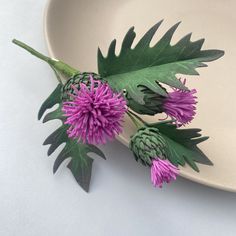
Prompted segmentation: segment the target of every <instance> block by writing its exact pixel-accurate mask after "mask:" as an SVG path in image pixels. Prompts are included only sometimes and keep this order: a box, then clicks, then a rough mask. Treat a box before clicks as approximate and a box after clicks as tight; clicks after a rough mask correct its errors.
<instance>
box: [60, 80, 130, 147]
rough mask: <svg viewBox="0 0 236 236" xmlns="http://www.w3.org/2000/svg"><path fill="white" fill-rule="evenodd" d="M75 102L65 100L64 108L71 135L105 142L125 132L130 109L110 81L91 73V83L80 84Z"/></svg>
mask: <svg viewBox="0 0 236 236" xmlns="http://www.w3.org/2000/svg"><path fill="white" fill-rule="evenodd" d="M72 88H73V89H74V92H75V94H74V95H73V94H70V96H71V98H72V101H67V102H64V103H63V106H62V111H63V112H64V115H65V116H66V117H67V119H66V121H65V124H68V125H70V127H69V129H68V130H67V133H68V136H69V137H70V138H74V139H78V141H80V140H82V141H83V143H89V144H104V143H106V141H107V139H110V140H112V139H114V138H115V135H116V134H119V133H121V132H122V125H121V122H122V118H123V116H124V114H125V112H126V110H127V107H126V101H125V100H124V98H123V97H122V95H121V93H114V92H113V91H112V89H111V88H110V87H109V85H108V84H107V83H102V82H101V81H99V80H94V79H93V78H92V76H90V86H86V85H85V84H84V83H80V89H79V90H78V89H77V88H76V87H75V86H73V85H72Z"/></svg>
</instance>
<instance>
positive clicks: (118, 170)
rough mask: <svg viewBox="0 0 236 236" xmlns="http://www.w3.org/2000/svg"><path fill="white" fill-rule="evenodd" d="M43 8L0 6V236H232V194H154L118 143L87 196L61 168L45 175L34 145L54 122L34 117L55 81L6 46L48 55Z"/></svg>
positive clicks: (200, 190) (97, 167)
mask: <svg viewBox="0 0 236 236" xmlns="http://www.w3.org/2000/svg"><path fill="white" fill-rule="evenodd" d="M45 3H46V1H45V0H39V1H35V0H21V1H19V0H18V1H17V0H12V1H9V0H0V68H1V76H0V77H1V78H0V159H1V162H0V188H1V190H0V191H1V192H0V235H1V236H15V235H17V236H42V235H43V236H48V235H49V236H54V235H56V236H62V235H63V236H64V235H70V236H71V235H85V236H86V235H88V236H89V235H96V236H100V235H101V236H110V235H112V236H123V235H124V236H125V235H129V236H133V235H135V236H136V235H149V236H152V235H181V236H185V235H192V236H194V235H201V236H204V235H208V236H209V235H214V236H218V235H226V236H230V235H236V227H235V219H236V194H233V193H228V192H223V191H220V190H215V189H211V188H208V187H205V186H202V185H199V184H196V183H192V182H190V181H187V180H184V179H182V178H178V180H177V181H176V182H175V183H173V184H171V185H168V186H165V187H164V188H163V189H161V190H160V189H155V188H153V187H152V185H151V183H150V178H149V171H148V169H146V168H144V167H142V166H141V165H139V164H137V163H136V162H135V161H134V160H133V157H132V154H131V153H130V151H129V150H128V149H127V148H126V147H124V146H123V145H121V144H120V143H118V142H117V141H115V142H113V143H111V144H109V145H107V146H105V147H103V148H102V149H103V150H104V152H105V154H106V156H107V157H108V160H107V161H104V160H102V159H101V160H100V159H96V160H95V162H94V169H93V175H92V181H91V190H90V193H89V194H87V193H85V192H84V191H82V190H81V188H80V187H78V186H77V184H76V182H75V181H74V179H73V177H72V175H71V173H70V172H69V170H68V169H66V168H65V165H64V166H62V167H61V168H60V169H59V171H58V173H57V174H56V175H55V176H54V175H53V174H52V166H53V160H54V158H55V154H54V155H53V157H50V158H48V157H47V155H46V152H47V147H45V146H42V145H41V144H42V142H43V141H44V139H45V138H46V137H47V135H49V134H50V133H51V132H52V131H53V130H54V129H55V128H56V127H57V126H58V123H57V122H49V123H48V124H45V125H43V124H42V123H41V122H39V121H37V111H38V108H39V106H40V104H41V103H42V101H43V100H44V99H45V98H46V97H47V96H48V95H49V93H50V92H51V91H52V90H53V89H54V87H55V85H56V79H55V78H54V75H53V73H52V72H51V70H50V68H49V67H48V66H47V65H45V64H44V63H42V62H40V61H38V60H37V59H35V58H33V57H31V56H30V55H29V54H27V53H26V52H24V51H23V50H21V49H19V48H17V47H16V46H14V45H13V44H12V43H11V40H12V38H14V37H16V38H18V39H20V40H23V41H25V42H27V43H29V44H30V45H32V46H33V47H35V48H36V49H38V50H39V51H42V52H43V53H47V50H46V46H45V42H44V38H43V21H42V20H43V10H44V7H45ZM58 152H59V150H58V151H57V153H58ZM219 174H220V173H219Z"/></svg>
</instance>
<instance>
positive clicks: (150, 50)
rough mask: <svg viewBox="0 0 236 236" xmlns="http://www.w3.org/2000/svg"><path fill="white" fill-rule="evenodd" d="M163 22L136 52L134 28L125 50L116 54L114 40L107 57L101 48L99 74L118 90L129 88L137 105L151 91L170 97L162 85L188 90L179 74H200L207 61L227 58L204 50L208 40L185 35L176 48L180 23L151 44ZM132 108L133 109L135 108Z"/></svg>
mask: <svg viewBox="0 0 236 236" xmlns="http://www.w3.org/2000/svg"><path fill="white" fill-rule="evenodd" d="M161 23H162V21H160V22H158V23H157V24H156V25H154V26H153V27H152V28H151V29H150V30H149V31H148V32H147V33H146V34H145V35H144V36H143V37H142V38H141V40H140V41H139V42H138V43H137V45H136V46H135V47H134V48H133V49H132V48H131V46H132V44H133V41H134V38H135V37H136V34H135V32H134V27H132V28H131V29H130V30H129V31H128V32H127V34H126V36H125V38H124V40H123V43H122V46H121V51H120V54H119V55H118V56H116V54H115V47H116V41H115V40H113V41H112V43H111V45H110V47H109V50H108V54H107V57H104V56H103V55H102V53H101V51H100V49H98V71H99V74H100V75H101V76H102V77H104V78H105V79H106V80H107V81H108V83H109V84H110V86H111V87H112V88H113V89H115V90H118V91H120V90H122V89H124V88H125V89H126V91H127V93H128V95H129V96H130V97H131V98H132V99H133V100H134V101H136V102H137V103H139V104H144V103H145V101H144V96H145V91H142V88H147V89H148V90H151V91H152V92H154V93H157V94H160V95H162V96H167V93H166V91H165V89H163V87H162V86H160V84H159V83H163V84H166V85H169V86H172V87H175V88H179V89H184V90H186V89H187V88H186V87H185V86H184V85H183V84H182V83H181V82H180V81H179V80H178V79H177V78H176V74H185V75H198V72H197V71H196V68H198V67H204V66H207V65H206V64H204V62H209V61H213V60H216V59H218V58H220V57H221V56H223V54H224V52H223V51H221V50H201V48H202V45H203V42H204V39H200V40H197V41H195V42H191V41H190V38H191V34H188V35H186V36H184V37H183V38H182V39H180V40H179V41H178V42H177V43H176V44H175V45H171V44H170V42H171V39H172V36H173V34H174V32H175V31H176V29H177V27H178V25H179V23H177V24H175V25H174V26H172V27H171V28H170V29H169V30H168V31H167V32H166V33H165V34H164V36H163V37H162V38H161V39H160V40H159V41H158V42H157V43H156V44H155V45H154V46H153V47H150V42H151V40H152V38H153V36H154V34H155V33H156V31H157V29H158V28H159V26H160V25H161ZM131 108H132V107H131Z"/></svg>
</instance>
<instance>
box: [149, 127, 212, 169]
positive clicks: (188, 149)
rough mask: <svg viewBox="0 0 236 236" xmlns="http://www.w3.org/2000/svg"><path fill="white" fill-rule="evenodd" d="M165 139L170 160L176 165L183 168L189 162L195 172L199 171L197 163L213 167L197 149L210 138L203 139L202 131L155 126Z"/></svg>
mask: <svg viewBox="0 0 236 236" xmlns="http://www.w3.org/2000/svg"><path fill="white" fill-rule="evenodd" d="M153 126H154V127H155V128H157V129H158V130H159V132H160V133H161V134H162V136H163V137H164V138H165V140H166V142H167V144H168V149H169V155H168V159H169V160H170V161H171V162H172V163H173V164H175V165H177V164H180V165H182V166H184V165H185V163H186V162H187V163H188V164H189V165H190V166H191V167H192V168H193V169H194V170H195V171H199V170H198V167H197V165H196V164H195V162H198V163H201V164H205V165H213V164H212V162H211V161H210V160H209V159H208V158H207V156H206V155H205V154H204V153H203V152H202V151H201V150H200V149H199V148H198V147H197V144H199V143H201V142H203V141H205V140H207V139H208V137H201V134H200V131H201V130H200V129H179V128H177V127H176V126H175V125H173V124H168V123H160V124H158V123H156V124H153Z"/></svg>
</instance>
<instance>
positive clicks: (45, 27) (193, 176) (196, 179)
mask: <svg viewBox="0 0 236 236" xmlns="http://www.w3.org/2000/svg"><path fill="white" fill-rule="evenodd" d="M56 1H57V0H47V2H46V5H45V8H44V13H43V34H44V40H45V42H46V46H47V51H48V53H49V56H50V57H52V58H55V54H54V52H53V49H52V44H51V41H50V37H49V27H48V26H49V15H50V8H51V6H52V5H53V4H54V3H55V2H56ZM116 139H117V140H118V141H119V142H121V143H122V144H123V145H125V146H126V147H128V143H127V141H126V139H125V138H124V137H123V136H120V135H119V136H117V138H116ZM212 168H214V165H213V166H212ZM200 169H201V168H200ZM180 176H181V177H183V178H185V179H187V180H190V181H192V182H195V183H198V184H202V185H205V186H207V187H211V188H215V189H219V190H223V191H228V192H234V193H236V187H235V188H233V187H227V186H224V185H222V184H219V183H216V182H213V181H209V180H206V179H202V178H199V177H196V174H191V173H186V172H184V168H181V169H180Z"/></svg>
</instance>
